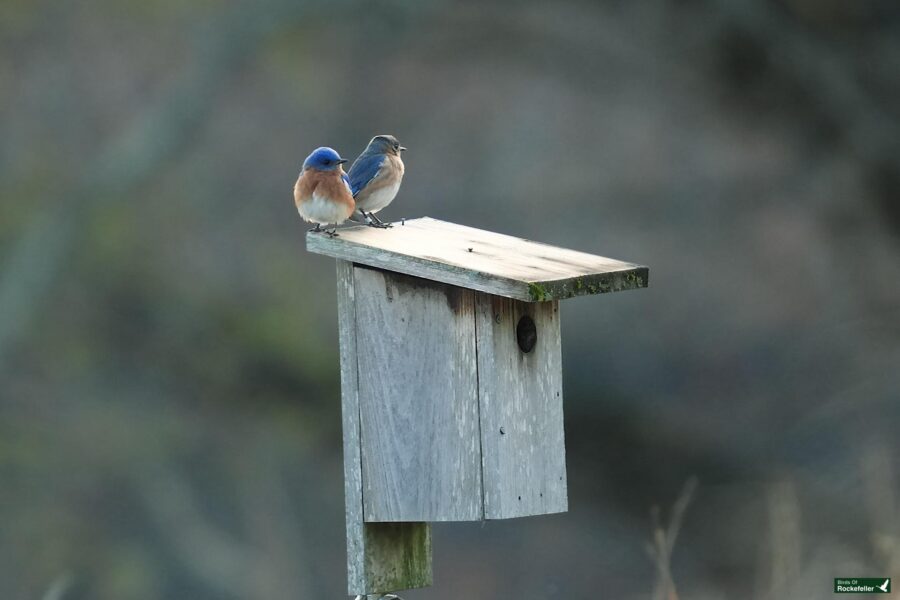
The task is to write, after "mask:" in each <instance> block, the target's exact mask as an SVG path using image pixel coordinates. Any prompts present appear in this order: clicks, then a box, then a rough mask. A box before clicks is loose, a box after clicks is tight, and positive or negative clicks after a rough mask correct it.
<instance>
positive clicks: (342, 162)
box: [338, 158, 350, 165]
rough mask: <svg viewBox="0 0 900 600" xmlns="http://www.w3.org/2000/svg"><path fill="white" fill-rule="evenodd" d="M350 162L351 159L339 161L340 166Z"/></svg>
mask: <svg viewBox="0 0 900 600" xmlns="http://www.w3.org/2000/svg"><path fill="white" fill-rule="evenodd" d="M349 161H350V159H349V158H342V159H341V160H339V161H338V164H339V165H342V164H344V163H345V162H349Z"/></svg>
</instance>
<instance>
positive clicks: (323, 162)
mask: <svg viewBox="0 0 900 600" xmlns="http://www.w3.org/2000/svg"><path fill="white" fill-rule="evenodd" d="M322 164H325V165H330V164H331V161H330V160H328V159H327V158H326V159H325V160H323V161H322Z"/></svg>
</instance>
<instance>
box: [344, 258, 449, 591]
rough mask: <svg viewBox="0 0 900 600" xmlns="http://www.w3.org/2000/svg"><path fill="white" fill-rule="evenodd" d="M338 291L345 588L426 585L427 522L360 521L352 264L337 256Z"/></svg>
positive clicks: (428, 571)
mask: <svg viewBox="0 0 900 600" xmlns="http://www.w3.org/2000/svg"><path fill="white" fill-rule="evenodd" d="M337 292H338V294H337V296H338V332H339V337H340V345H341V414H342V420H343V430H344V486H345V487H344V498H345V503H346V505H345V508H346V524H347V593H348V594H350V595H351V596H355V595H357V594H363V595H365V594H375V593H384V592H391V591H395V590H401V589H410V588H414V587H425V586H428V585H431V526H430V525H429V524H428V523H396V524H394V523H387V524H385V523H365V522H364V521H363V490H362V464H361V454H360V437H359V434H360V423H359V395H358V387H359V383H358V368H357V366H358V365H357V352H356V306H355V294H354V281H353V265H352V263H349V262H347V261H343V260H339V261H337Z"/></svg>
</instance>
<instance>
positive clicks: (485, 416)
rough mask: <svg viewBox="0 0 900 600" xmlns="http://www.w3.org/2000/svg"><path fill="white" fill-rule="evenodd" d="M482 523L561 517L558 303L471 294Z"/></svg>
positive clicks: (562, 461) (562, 474)
mask: <svg viewBox="0 0 900 600" xmlns="http://www.w3.org/2000/svg"><path fill="white" fill-rule="evenodd" d="M475 316H476V325H475V328H476V330H477V332H478V343H477V345H478V400H479V408H480V415H481V448H482V465H483V468H484V477H483V481H484V518H485V519H509V518H512V517H525V516H530V515H543V514H549V513H558V512H565V511H566V510H568V500H567V495H566V448H565V441H564V433H563V399H562V349H561V344H560V333H559V302H557V301H553V302H519V301H517V300H512V299H510V298H503V297H501V296H493V295H490V294H484V293H481V292H479V293H477V294H476V297H475Z"/></svg>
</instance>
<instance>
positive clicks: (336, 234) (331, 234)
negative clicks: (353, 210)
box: [325, 223, 338, 238]
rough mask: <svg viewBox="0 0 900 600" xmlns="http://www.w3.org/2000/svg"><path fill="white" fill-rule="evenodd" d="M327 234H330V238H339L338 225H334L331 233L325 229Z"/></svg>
mask: <svg viewBox="0 0 900 600" xmlns="http://www.w3.org/2000/svg"><path fill="white" fill-rule="evenodd" d="M325 233H326V234H328V237H333V238H336V237H338V232H337V223H335V224H334V227H332V228H331V231H328V229H325Z"/></svg>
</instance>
